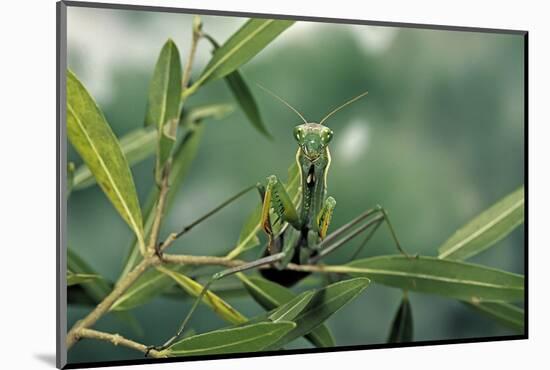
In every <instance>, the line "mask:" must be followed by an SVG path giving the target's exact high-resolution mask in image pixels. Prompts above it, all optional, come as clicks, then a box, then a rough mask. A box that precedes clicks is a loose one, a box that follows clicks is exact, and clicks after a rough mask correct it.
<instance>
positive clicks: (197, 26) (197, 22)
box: [181, 15, 202, 91]
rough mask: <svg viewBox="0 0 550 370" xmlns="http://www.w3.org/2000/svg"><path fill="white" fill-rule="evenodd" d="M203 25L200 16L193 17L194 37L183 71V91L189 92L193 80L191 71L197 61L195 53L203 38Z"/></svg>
mask: <svg viewBox="0 0 550 370" xmlns="http://www.w3.org/2000/svg"><path fill="white" fill-rule="evenodd" d="M201 28H202V23H201V19H200V17H199V16H198V15H196V16H194V17H193V36H192V38H191V50H190V51H189V57H188V58H187V64H186V65H185V69H184V70H183V77H182V79H181V88H182V90H183V91H185V90H187V87H188V85H189V81H190V80H191V69H192V67H193V60H194V59H195V53H196V51H197V45H198V43H199V40H200V38H201V35H202V32H201Z"/></svg>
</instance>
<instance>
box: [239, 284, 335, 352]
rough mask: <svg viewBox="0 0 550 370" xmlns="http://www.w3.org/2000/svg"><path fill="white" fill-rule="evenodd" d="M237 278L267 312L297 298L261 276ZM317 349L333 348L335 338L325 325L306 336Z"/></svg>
mask: <svg viewBox="0 0 550 370" xmlns="http://www.w3.org/2000/svg"><path fill="white" fill-rule="evenodd" d="M237 277H238V278H239V279H240V280H241V281H242V282H243V285H244V286H245V288H246V289H247V290H248V292H249V293H250V295H251V296H252V298H254V300H255V301H256V302H258V303H259V304H260V305H261V306H262V307H263V308H265V309H266V310H272V309H274V308H277V307H279V306H281V305H284V304H285V303H288V302H289V301H291V300H292V299H294V298H295V297H296V295H295V294H294V293H293V292H292V290H290V289H288V288H286V287H284V286H282V285H279V284H277V283H274V282H272V281H269V280H267V279H264V278H262V277H259V276H247V275H245V274H243V273H238V274H237ZM305 338H306V339H307V340H308V341H310V342H311V343H312V344H313V345H314V346H316V347H333V346H335V345H336V343H335V342H334V338H333V337H332V334H331V333H330V331H329V329H328V328H327V326H326V325H325V324H321V325H319V326H318V327H317V328H315V329H314V330H313V331H311V332H310V333H309V334H307V335H306V336H305Z"/></svg>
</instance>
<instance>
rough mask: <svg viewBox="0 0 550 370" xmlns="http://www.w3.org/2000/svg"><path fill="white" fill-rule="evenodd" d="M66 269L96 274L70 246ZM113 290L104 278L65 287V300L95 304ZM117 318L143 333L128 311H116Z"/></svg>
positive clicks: (136, 331)
mask: <svg viewBox="0 0 550 370" xmlns="http://www.w3.org/2000/svg"><path fill="white" fill-rule="evenodd" d="M67 269H68V270H70V271H72V272H74V273H77V274H91V275H98V276H99V274H97V272H96V271H95V270H94V269H93V268H92V267H91V266H90V265H88V264H87V263H86V262H85V261H84V260H83V259H82V258H81V257H80V256H79V255H78V254H77V253H76V252H75V251H74V250H72V248H67ZM112 290H113V286H112V284H111V283H110V282H108V281H107V280H105V279H104V278H101V279H95V280H91V281H88V282H86V283H83V284H81V285H74V286H71V287H69V288H68V289H67V301H68V302H70V303H78V304H82V303H84V304H86V305H93V306H95V305H97V304H98V303H99V302H101V301H102V300H103V299H104V298H105V297H106V296H107V294H109V293H110V292H111V291H112ZM115 316H116V317H117V319H119V320H121V321H123V322H125V323H126V324H127V325H128V326H129V327H130V328H132V329H133V330H134V332H135V333H136V334H137V335H143V329H142V328H141V326H140V323H139V322H138V321H137V319H136V318H135V317H134V316H132V315H131V314H130V313H128V312H117V314H116V315H115Z"/></svg>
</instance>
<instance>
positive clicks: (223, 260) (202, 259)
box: [161, 254, 365, 274]
mask: <svg viewBox="0 0 550 370" xmlns="http://www.w3.org/2000/svg"><path fill="white" fill-rule="evenodd" d="M161 259H162V262H165V263H173V264H179V265H195V266H200V265H211V266H225V267H237V266H242V265H244V264H246V263H248V262H249V261H243V260H232V259H229V258H227V257H210V256H190V255H185V254H163V255H162V257H161ZM257 268H260V269H270V268H273V267H272V266H271V265H264V266H259V267H257ZM285 270H292V271H302V272H319V273H341V274H346V273H351V272H364V271H365V269H359V268H354V267H350V266H344V265H298V264H295V263H289V264H288V265H287V266H286V268H285Z"/></svg>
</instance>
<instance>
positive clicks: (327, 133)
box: [321, 128, 334, 145]
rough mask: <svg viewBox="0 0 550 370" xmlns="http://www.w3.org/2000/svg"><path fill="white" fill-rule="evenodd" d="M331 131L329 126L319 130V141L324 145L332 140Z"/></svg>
mask: <svg viewBox="0 0 550 370" xmlns="http://www.w3.org/2000/svg"><path fill="white" fill-rule="evenodd" d="M333 134H334V133H333V132H332V130H331V129H330V128H326V129H324V130H323V131H322V132H321V141H322V142H323V144H324V145H327V144H328V143H330V141H331V140H332V136H333Z"/></svg>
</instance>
